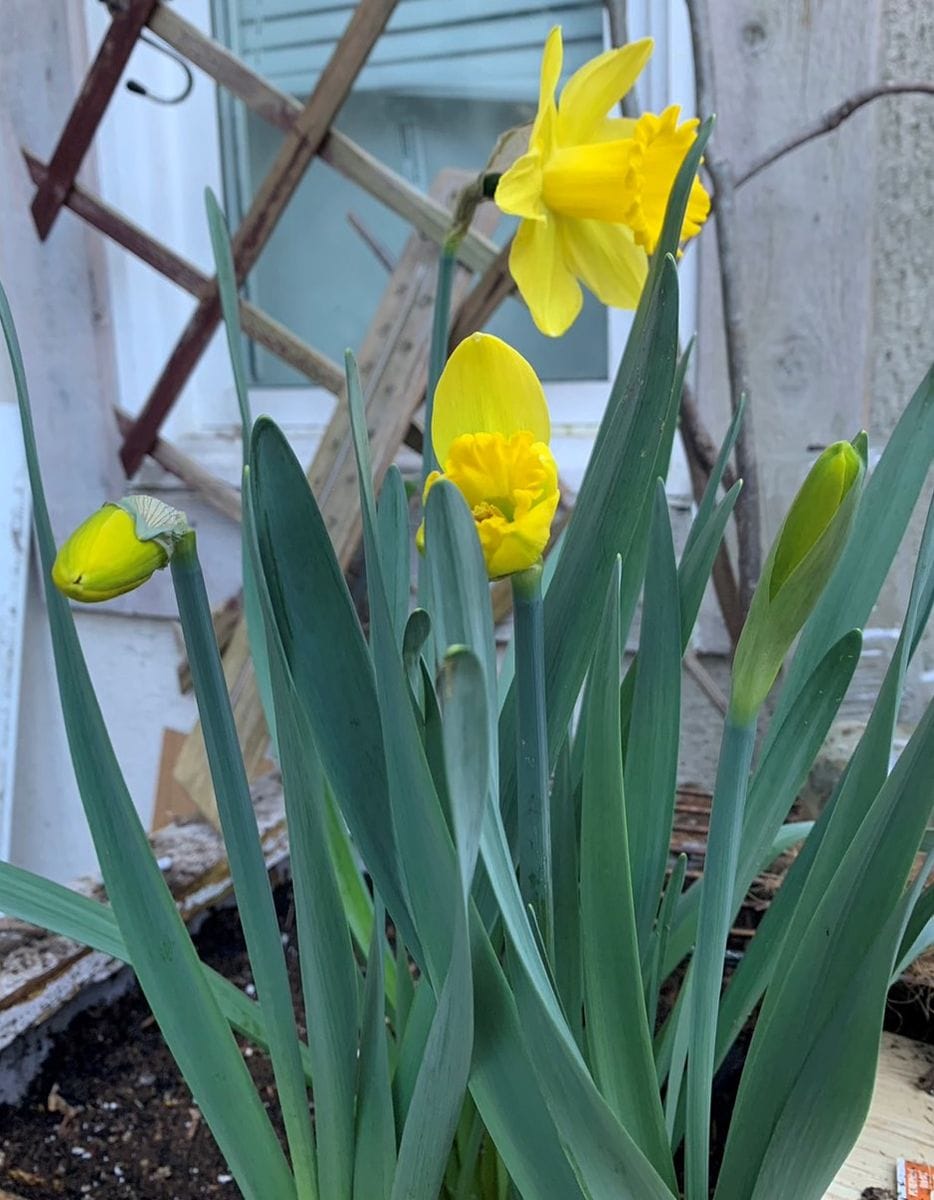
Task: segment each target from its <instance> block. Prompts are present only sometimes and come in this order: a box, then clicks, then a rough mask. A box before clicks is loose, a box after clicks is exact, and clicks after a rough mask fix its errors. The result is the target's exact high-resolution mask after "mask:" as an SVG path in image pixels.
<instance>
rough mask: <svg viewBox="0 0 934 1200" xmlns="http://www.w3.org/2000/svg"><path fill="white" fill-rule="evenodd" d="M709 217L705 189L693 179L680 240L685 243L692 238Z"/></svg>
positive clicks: (707, 197)
mask: <svg viewBox="0 0 934 1200" xmlns="http://www.w3.org/2000/svg"><path fill="white" fill-rule="evenodd" d="M709 216H710V196H709V195H708V193H707V189H706V188H705V187H704V185H703V184H702V183H701V181H700V180H699V179H695V180H694V182H693V184H692V185H691V194H690V196H688V206H687V210H686V211H685V214H684V224H683V225H682V226H681V240H682V242H686V241H687V240H688V238H692V237H694V236H695V235H696V234H698V233H700V231H701V228H702V227H703V224H704V222H705V221H706V220H707V218H708V217H709Z"/></svg>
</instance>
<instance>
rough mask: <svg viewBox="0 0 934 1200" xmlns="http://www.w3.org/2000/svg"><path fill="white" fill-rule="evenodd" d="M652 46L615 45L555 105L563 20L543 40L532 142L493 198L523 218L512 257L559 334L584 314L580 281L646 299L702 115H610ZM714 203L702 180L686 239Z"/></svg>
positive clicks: (545, 324)
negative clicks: (673, 194) (675, 188)
mask: <svg viewBox="0 0 934 1200" xmlns="http://www.w3.org/2000/svg"><path fill="white" fill-rule="evenodd" d="M651 53H652V41H651V39H649V38H646V39H643V40H642V41H639V42H633V43H632V44H631V45H628V46H623V47H621V48H620V49H618V50H608V51H607V52H606V53H605V54H601V55H599V56H598V57H597V58H594V59H592V60H591V61H590V62H589V63H586V64H585V65H584V66H583V67H581V68H580V70H579V71H577V72H575V74H574V75H572V76H571V78H570V79H569V80H568V82H567V83H566V84H565V86H564V88H563V89H562V92H561V97H560V100H559V101H558V103H557V104H556V103H555V88H556V87H557V84H558V79H559V77H560V75H561V64H562V58H563V50H562V43H561V30H560V28H557V27H556V28H555V29H553V30H552V31H551V33H550V34H549V35H548V40H547V42H546V43H545V53H544V56H543V58H542V72H541V86H540V93H539V104H538V114H537V116H536V118H535V122H534V124H533V126H532V132H531V135H530V139H529V149H528V152H527V153H526V154H523V155H522V157H521V158H519V159H517V161H516V162H515V163H514V164H513V165H512V166H511V167H510V168H509V170H507V171H506V172H505V173H504V174H503V176H502V178H501V179H500V181H499V184H498V186H497V189H496V203H497V205H498V206H499V207H500V208H501V209H502V210H503V212H506V213H510V214H512V215H514V216H517V217H521V218H522V221H521V223H520V225H519V228H518V230H517V232H516V236H515V239H514V241H513V244H512V250H511V252H510V256H509V267H510V270H511V272H512V275H513V278H514V279H515V281H516V284H517V286H518V288H519V291H520V292H521V293H522V298H523V299H524V300H525V302H526V304H527V305H528V307H529V311H530V312H531V314H532V319H533V320H534V321H535V324H536V325H537V326H538V328H539V329H540V330H541V331H542V333H545V334H548V335H549V336H551V337H559V336H560V335H561V334H562V333H564V332H565V331H566V330H567V329H568V328H569V327H570V326H571V325H572V324H573V322H574V320H575V319H576V317H577V314H578V313H579V312H580V309H581V304H582V303H583V296H582V293H581V288H580V283H579V282H578V281H579V280H580V281H582V282H583V283H584V284H585V285H586V286H587V287H588V288H589V289H590V290H591V291H592V292H593V293H594V295H596V296H597V297H598V299H600V300H601V301H602V302H603V303H604V304H608V305H611V306H613V307H615V308H635V307H636V305H637V304H638V302H639V296H640V294H641V292H642V285H643V284H644V282H645V278H646V274H647V270H648V255H649V254H651V253H652V251H653V250H654V249H655V246H656V243H657V242H658V238H659V235H660V233H661V228H662V222H663V220H664V217H665V208H666V205H667V203H668V196H669V193H670V191H671V188H672V185H673V183H674V180H675V176H676V175H677V173H678V168H679V167H680V166H681V163H682V162H683V161H684V157H685V155H686V154H687V152H688V150H689V149H690V146H691V144H692V142H693V141H694V138H695V136H696V130H697V124H698V123H697V121H696V120H690V121H684V122H682V123H681V124H680V125H679V124H678V117H679V115H680V109H679V108H678V107H677V106H672V107H670V108H667V109H666V110H665V111H664V112H663V113H662V114H661V115H656V114H654V113H646V114H644V115H643V116H641V117H639V119H638V120H630V119H626V118H623V117H611V116H609V115H608V114H609V113H610V112H611V110H612V109H613V108H614V107H615V105H616V104H618V103H619V101H620V100H621V99H622V97H623V96H624V95H625V94H626V93H627V92H628V91H629V89H630V88H631V87H632V85H633V83H634V82H635V80H636V78H637V76H638V75H639V73H640V71H641V70H642V68H643V67H644V66H645V64H646V62H647V61H648V59H649V56H650V55H651ZM709 211H710V197H709V196H708V195H707V192H706V191H705V190H704V187H703V185H702V184H701V183H700V181H699V180H695V181H694V186H693V188H692V190H691V195H690V198H689V201H688V206H687V212H686V214H685V219H684V225H683V227H682V239H687V238H689V237H693V236H694V234H696V233H698V232H699V231H700V228H701V226H702V225H703V223H704V221H705V220H706V218H707V214H708V212H709Z"/></svg>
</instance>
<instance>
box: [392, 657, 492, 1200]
mask: <svg viewBox="0 0 934 1200" xmlns="http://www.w3.org/2000/svg"><path fill="white" fill-rule="evenodd" d="M442 691H443V694H444V757H445V762H446V764H447V779H448V782H447V791H448V795H449V798H450V803H451V818H452V826H453V830H454V837H455V845H456V849H457V861H458V877H459V881H460V887H461V905H460V908H459V911H458V914H457V919H456V923H455V928H454V938H453V942H452V946H451V961H450V963H449V965H448V969H447V974H446V976H445V979H444V986H443V987H442V989H441V994H440V996H439V997H438V1006H437V1009H436V1012H435V1016H434V1020H433V1021H432V1025H431V1030H430V1031H429V1034H428V1038H427V1040H426V1042H425V1049H424V1054H423V1057H422V1061H421V1065H420V1069H419V1072H418V1077H417V1079H416V1081H415V1088H414V1091H413V1094H412V1099H411V1103H410V1104H409V1109H408V1114H407V1117H406V1122H405V1128H404V1130H403V1133H402V1143H401V1145H400V1147H399V1163H398V1167H397V1169H396V1176H395V1179H394V1180H393V1191H392V1196H393V1200H435V1198H436V1197H437V1195H438V1192H439V1190H440V1186H441V1183H442V1181H443V1179H444V1174H445V1168H446V1166H447V1162H448V1158H449V1152H450V1147H451V1143H452V1141H453V1138H454V1133H455V1131H456V1129H457V1125H458V1119H459V1117H460V1114H461V1110H462V1108H463V1102H464V1096H465V1092H466V1087H467V1079H468V1075H469V1073H470V1063H471V1058H472V1052H473V983H472V971H471V956H470V941H469V934H468V920H469V915H468V909H469V902H470V889H471V885H472V883H473V874H474V870H475V868H476V864H477V852H478V849H479V844H480V828H481V825H482V822H483V808H484V802H485V799H486V792H487V770H488V763H489V744H488V739H489V727H488V721H487V717H486V711H485V710H486V683H485V680H484V676H483V670H482V668H481V667H480V664H479V662H478V660H477V659H476V657H475V656H474V655H473V654H472V653H471V652H470V651H469V650H466V649H460V650H455V651H453V652H452V653H451V654H450V655H449V656H448V657H447V658H446V659H445V662H444V666H443V669H442Z"/></svg>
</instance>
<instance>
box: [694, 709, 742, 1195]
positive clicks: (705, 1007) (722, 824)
mask: <svg viewBox="0 0 934 1200" xmlns="http://www.w3.org/2000/svg"><path fill="white" fill-rule="evenodd" d="M755 738H756V721H755V715H753V717H752V719H751V720H747V721H745V722H743V723H739V722H738V721H737V720H736V718H735V716H734V714H733V712H732V711H731V712H730V713H728V715H727V718H726V724H725V725H724V727H723V741H722V743H721V746H720V764H719V767H718V768H717V783H716V787H715V788H714V796H713V805H712V809H711V814H710V833H709V835H708V838H707V858H706V862H705V864H704V890H703V893H702V895H701V903H700V912H699V914H698V922H697V942H696V945H695V947H694V959H693V962H692V964H691V977H692V987H691V997H690V1002H691V1039H690V1055H689V1058H688V1073H687V1124H686V1128H685V1152H686V1159H685V1164H686V1172H685V1185H686V1191H685V1194H686V1197H687V1200H708V1195H709V1190H710V1182H709V1181H710V1107H711V1093H712V1090H713V1074H714V1059H715V1051H716V1040H717V1017H718V1015H719V1011H720V989H721V986H722V982H723V960H724V955H725V952H726V944H727V938H728V937H729V933H730V921H731V918H732V913H733V889H734V886H735V881H736V870H737V864H738V861H739V844H740V838H741V835H742V830H743V811H744V809H745V806H746V790H747V787H748V783H749V766H750V763H751V762H752V751H753V747H754V745H755Z"/></svg>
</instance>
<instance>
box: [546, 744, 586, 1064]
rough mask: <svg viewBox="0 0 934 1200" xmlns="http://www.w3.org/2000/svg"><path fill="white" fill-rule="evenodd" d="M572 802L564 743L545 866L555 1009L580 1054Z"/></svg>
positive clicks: (575, 846)
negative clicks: (550, 882) (551, 903)
mask: <svg viewBox="0 0 934 1200" xmlns="http://www.w3.org/2000/svg"><path fill="white" fill-rule="evenodd" d="M578 847H579V837H578V820H577V803H576V797H575V795H574V785H573V783H572V781H571V742H570V738H565V740H564V747H563V749H562V750H561V753H560V754H559V755H558V764H557V766H556V767H555V777H554V782H553V783H552V787H551V863H552V871H553V873H554V893H555V962H554V974H555V982H556V984H557V990H558V996H559V997H560V1000H561V1007H562V1008H563V1009H564V1013H565V1016H566V1017H567V1020H568V1025H569V1026H570V1027H571V1032H572V1033H573V1034H574V1040H575V1041H576V1042H577V1044H578V1046H579V1047H580V1048H581V1051H582V1052H583V1051H584V1045H585V1042H584V1025H583V1018H584V993H583V976H582V965H581V918H580V856H579V853H578Z"/></svg>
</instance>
